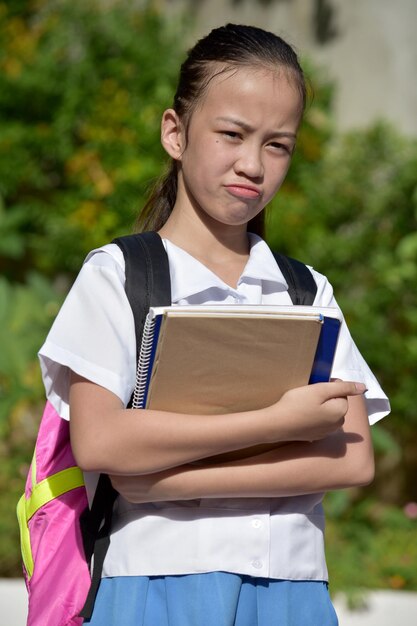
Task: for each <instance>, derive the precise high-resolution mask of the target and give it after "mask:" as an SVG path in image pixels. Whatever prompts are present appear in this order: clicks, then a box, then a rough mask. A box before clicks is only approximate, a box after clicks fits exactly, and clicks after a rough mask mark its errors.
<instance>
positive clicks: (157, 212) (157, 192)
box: [135, 159, 177, 233]
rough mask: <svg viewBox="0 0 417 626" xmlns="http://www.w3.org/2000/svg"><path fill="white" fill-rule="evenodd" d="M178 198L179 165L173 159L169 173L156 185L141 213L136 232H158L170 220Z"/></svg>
mask: <svg viewBox="0 0 417 626" xmlns="http://www.w3.org/2000/svg"><path fill="white" fill-rule="evenodd" d="M176 198H177V164H176V162H175V161H174V160H173V159H171V162H170V164H169V166H168V169H167V171H166V172H165V174H163V175H162V176H161V177H160V178H159V179H158V180H157V181H156V183H155V185H154V187H153V189H152V191H151V195H150V196H149V198H148V201H147V202H146V204H145V206H144V207H143V209H142V211H141V212H140V213H139V215H138V217H137V220H136V223H135V232H137V233H141V232H145V231H147V230H154V231H158V230H160V229H161V228H162V226H163V225H164V224H165V222H166V221H167V219H168V218H169V216H170V214H171V211H172V209H173V207H174V204H175V200H176Z"/></svg>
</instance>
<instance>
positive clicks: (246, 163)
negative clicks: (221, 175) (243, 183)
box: [235, 146, 264, 178]
mask: <svg viewBox="0 0 417 626" xmlns="http://www.w3.org/2000/svg"><path fill="white" fill-rule="evenodd" d="M235 171H236V173H237V174H243V175H245V176H247V177H248V178H261V177H262V176H263V174H264V166H263V161H262V155H261V151H260V150H259V148H257V147H255V146H253V147H249V146H245V147H243V146H242V152H241V154H240V156H239V158H238V159H237V160H236V163H235Z"/></svg>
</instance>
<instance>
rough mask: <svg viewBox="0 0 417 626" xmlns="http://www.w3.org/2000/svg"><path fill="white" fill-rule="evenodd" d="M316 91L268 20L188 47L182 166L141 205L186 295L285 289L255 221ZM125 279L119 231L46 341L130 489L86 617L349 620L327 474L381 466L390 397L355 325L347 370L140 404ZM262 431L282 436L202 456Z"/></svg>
mask: <svg viewBox="0 0 417 626" xmlns="http://www.w3.org/2000/svg"><path fill="white" fill-rule="evenodd" d="M305 94H306V89H305V83H304V78H303V73H302V70H301V68H300V66H299V63H298V60H297V57H296V55H295V53H294V51H293V50H292V49H291V47H290V46H289V45H288V44H286V43H285V42H284V41H283V40H282V39H280V38H279V37H276V36H275V35H273V34H271V33H268V32H265V31H263V30H260V29H257V28H253V27H248V26H236V25H231V24H229V25H227V26H225V27H222V28H218V29H215V30H213V31H212V32H211V33H210V34H209V35H208V36H207V37H205V38H204V39H202V40H201V41H199V42H198V43H197V44H196V46H195V47H194V48H193V49H192V50H191V51H190V53H189V55H188V58H187V59H186V61H185V62H184V64H183V66H182V68H181V73H180V79H179V86H178V90H177V93H176V95H175V98H174V104H173V108H172V109H168V110H167V111H165V112H164V114H163V117H162V133H161V137H162V144H163V146H164V148H165V150H166V151H167V153H168V155H169V156H170V157H171V167H170V170H169V172H168V174H167V176H166V177H165V178H164V179H163V180H162V182H161V184H160V186H159V188H158V189H157V191H156V192H155V193H154V195H153V196H152V198H151V199H150V201H149V202H148V204H147V206H146V207H145V209H144V211H143V213H142V215H141V218H140V225H141V228H142V229H147V230H150V229H152V230H157V231H158V232H159V234H160V236H161V237H162V239H163V242H164V245H165V248H166V251H167V254H168V258H169V264H170V273H171V283H172V303H173V304H181V305H184V304H190V305H196V304H223V303H224V304H230V303H235V304H236V305H239V304H289V303H290V299H289V296H288V291H287V287H288V286H287V284H286V282H285V280H284V278H283V276H282V274H281V272H280V270H279V269H278V267H277V265H276V262H275V260H274V257H273V255H272V253H271V251H270V250H269V248H268V246H267V245H266V243H265V242H264V241H263V239H262V238H261V237H260V236H259V235H260V234H262V211H263V209H264V207H265V206H266V205H267V204H268V202H269V201H270V200H271V198H272V197H273V196H274V194H275V193H276V192H277V191H278V189H279V188H280V186H281V184H282V182H283V180H284V178H285V175H286V173H287V171H288V168H289V166H290V162H291V156H292V153H293V151H294V148H295V143H296V137H297V130H298V127H299V125H300V121H301V117H302V113H303V110H304V107H305V100H306V96H305ZM312 272H313V276H314V278H315V280H316V282H317V287H318V290H317V296H316V300H315V305H317V306H337V305H336V303H335V300H334V298H333V292H332V288H331V286H330V285H329V283H328V281H327V280H326V278H325V277H324V276H322V275H321V274H319V273H317V272H316V271H314V270H312ZM124 281H125V275H124V261H123V256H122V253H121V252H120V250H119V248H118V247H117V246H116V245H114V244H110V245H107V246H104V247H102V248H100V249H99V250H95V251H93V252H92V253H90V255H89V256H88V257H87V260H86V262H85V264H84V266H83V268H82V270H81V272H80V274H79V277H78V279H77V281H76V282H75V285H74V287H73V289H72V290H71V292H70V294H69V296H68V298H67V300H66V302H65V304H64V305H63V307H62V309H61V311H60V313H59V315H58V317H57V319H56V321H55V323H54V325H53V327H52V329H51V332H50V334H49V336H48V338H47V340H46V343H45V344H44V346H43V347H42V349H41V351H40V358H41V364H42V369H43V375H44V380H45V386H46V389H47V394H48V397H49V399H50V401H51V402H52V403H53V404H54V406H55V407H56V408H57V410H58V412H59V413H60V415H61V416H62V417H63V418H64V419H69V418H70V426H71V441H72V445H73V450H74V454H75V456H76V459H77V462H78V464H79V465H80V467H81V468H82V469H83V470H84V471H85V472H86V480H87V484H88V486H89V488H90V490H93V488H94V485H93V483H94V481H93V477H94V476H95V475H96V473H97V472H105V473H107V474H110V476H111V478H112V482H113V485H114V486H115V488H116V489H117V491H118V492H119V494H120V495H119V497H118V500H117V502H116V506H115V512H114V519H113V528H112V534H111V544H110V548H109V551H108V553H107V556H106V559H105V563H104V569H103V578H102V581H101V585H100V588H99V592H98V596H97V599H96V605H95V609H94V613H93V617H92V619H91V621H90V624H92V625H94V626H96V625H99V626H107V625H109V626H110V625H116V624H117V625H123V626H130V625H132V626H133V625H134V626H168V624H169V625H170V626H232V625H233V624H235V625H236V626H256V625H260V626H274V625H277V626H278V625H279V626H281V625H286V626H287V625H296V626H310V625H311V626H327V625H334V624H337V618H336V616H335V613H334V609H333V607H332V605H331V602H330V600H329V596H328V591H327V570H326V564H325V559H324V550H323V528H324V520H323V511H322V505H321V501H322V497H323V492H325V491H326V490H328V489H341V488H344V487H350V486H353V485H364V484H367V483H369V482H370V481H371V480H372V477H373V471H374V466H373V455H372V446H371V439H370V433H369V421H368V415H370V416H371V421H376V420H377V419H379V418H380V417H382V416H383V415H385V414H386V413H387V412H388V410H389V405H388V401H387V399H386V396H385V395H384V393H383V391H382V390H381V388H380V387H379V385H378V383H377V381H376V379H375V378H374V376H373V375H372V373H371V371H370V370H369V368H368V366H367V365H366V363H365V362H364V360H363V358H362V357H361V355H360V354H359V352H358V350H357V348H356V346H355V344H354V343H353V341H352V339H351V337H350V335H349V332H348V330H347V328H346V325H345V324H343V327H342V331H341V337H340V341H339V345H338V349H337V354H336V359H335V364H334V375H335V376H336V377H337V378H338V379H339V380H337V381H335V382H331V383H325V384H317V385H311V386H307V387H302V388H298V389H295V390H293V391H291V392H289V393H286V394H285V395H284V396H283V397H282V399H281V400H279V401H278V402H277V403H276V404H274V405H273V406H267V407H265V408H264V409H263V410H258V411H250V412H249V411H248V412H242V413H235V414H232V415H230V414H229V415H216V416H213V415H210V416H204V415H184V414H178V413H176V412H175V406H173V407H172V412H160V411H151V410H131V409H129V410H126V408H125V407H126V404H127V402H128V401H129V398H130V395H131V393H132V390H133V387H134V382H135V370H136V354H135V351H136V350H135V336H134V326H133V319H132V312H131V309H130V307H129V304H128V301H127V299H126V295H125V291H124ZM351 381H353V382H351ZM265 442H276V443H277V447H276V448H275V449H273V450H272V451H269V452H265V453H263V454H259V455H258V456H254V457H250V458H246V459H244V460H240V461H233V462H229V463H223V464H220V463H217V464H215V463H210V462H207V463H206V464H205V463H204V461H200V463H198V464H194V463H192V462H193V461H196V460H201V459H206V458H208V457H210V456H212V455H216V454H219V453H222V452H229V451H233V450H237V449H240V448H246V447H248V446H251V445H255V444H259V443H265ZM278 444H279V445H278ZM283 444H285V445H283Z"/></svg>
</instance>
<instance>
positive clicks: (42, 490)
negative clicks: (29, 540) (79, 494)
mask: <svg viewBox="0 0 417 626" xmlns="http://www.w3.org/2000/svg"><path fill="white" fill-rule="evenodd" d="M83 485H84V477H83V473H82V471H81V470H80V468H79V467H69V468H68V469H64V470H62V471H61V472H57V473H56V474H52V476H48V478H45V479H44V480H41V482H40V483H38V484H37V485H35V487H34V488H33V490H32V495H31V496H30V498H28V499H27V500H26V519H27V520H28V521H29V520H30V518H31V517H32V515H34V514H35V513H36V511H37V510H38V509H40V508H41V507H42V506H45V504H47V503H48V502H50V501H51V500H53V499H54V498H58V497H59V496H62V494H64V493H66V492H67V491H71V489H76V488H77V487H82V486H83Z"/></svg>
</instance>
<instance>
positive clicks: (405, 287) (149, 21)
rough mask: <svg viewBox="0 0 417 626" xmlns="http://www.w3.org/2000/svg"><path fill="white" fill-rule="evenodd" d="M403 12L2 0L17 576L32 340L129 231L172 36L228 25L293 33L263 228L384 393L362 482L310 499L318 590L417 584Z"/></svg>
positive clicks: (6, 466)
mask: <svg viewBox="0 0 417 626" xmlns="http://www.w3.org/2000/svg"><path fill="white" fill-rule="evenodd" d="M416 18H417V4H416V3H415V1H414V0H397V1H396V2H395V3H393V2H391V0H351V1H350V2H343V1H342V0H305V1H304V0H257V1H256V0H252V1H249V0H226V1H222V2H220V0H213V1H209V0H207V1H205V0H194V1H193V2H192V1H187V0H178V1H175V0H165V1H163V0H159V1H157V0H155V1H147V2H145V1H143V0H142V1H138V0H136V1H135V0H130V1H127V0H27V1H20V0H13V1H10V2H1V1H0V272H1V277H0V470H1V472H0V577H2V578H5V577H18V576H20V575H21V566H20V554H19V545H18V544H19V540H18V528H17V522H16V518H15V506H16V503H17V500H18V498H19V495H20V493H21V492H22V491H23V488H24V478H25V474H26V472H27V469H28V465H29V463H30V458H31V454H32V450H33V444H34V438H35V435H36V431H37V424H38V422H39V418H40V415H41V412H42V406H43V402H44V391H43V388H42V383H41V379H40V373H39V368H38V362H37V356H36V353H37V350H38V349H39V347H40V346H41V344H42V342H43V340H44V338H45V336H46V333H47V331H48V329H49V327H50V325H51V323H52V321H53V319H54V316H55V315H56V313H57V311H58V309H59V306H60V304H61V302H62V300H63V298H64V297H65V294H66V293H67V291H68V289H69V287H70V285H71V283H72V281H73V280H74V278H75V276H76V273H77V271H78V269H79V267H80V265H81V263H82V261H83V259H84V257H85V255H86V254H87V252H88V251H89V250H90V249H92V248H94V247H96V246H99V245H102V244H104V243H107V242H108V241H110V240H111V239H112V238H113V237H114V236H117V235H120V234H126V233H128V232H130V231H131V230H132V225H133V222H134V220H135V216H136V214H137V213H138V212H139V211H140V208H141V206H142V205H143V203H144V198H145V196H146V191H147V189H148V188H149V186H150V185H151V184H152V183H153V182H154V180H155V178H156V177H157V176H158V174H159V173H160V171H161V164H163V163H164V161H165V157H164V154H163V152H162V149H161V147H160V145H159V122H160V116H161V113H162V111H163V110H164V108H166V107H168V106H170V105H171V99H172V96H173V92H174V88H175V84H176V77H177V72H178V68H179V64H180V62H181V61H182V59H183V57H184V51H185V50H186V49H187V47H188V46H189V45H191V44H192V42H193V41H194V40H195V38H196V36H199V35H202V34H204V33H206V32H208V30H210V29H211V28H212V27H215V26H218V25H221V24H223V23H225V22H226V21H234V22H240V23H251V24H254V25H257V26H261V27H266V28H268V29H270V30H273V31H274V32H276V33H277V34H280V35H282V36H284V37H285V38H286V39H288V40H289V41H290V42H291V43H292V44H294V45H295V47H296V49H297V51H298V53H299V54H300V55H301V57H302V59H303V65H304V67H305V70H306V73H307V75H308V76H309V78H310V81H311V83H312V87H313V90H314V98H313V99H312V102H311V104H310V105H309V107H308V110H307V114H306V118H305V122H304V125H303V127H302V130H301V134H300V138H299V142H298V146H297V152H296V155H295V157H294V162H293V165H292V168H291V170H290V173H289V175H288V178H287V181H286V183H285V185H284V187H283V188H282V190H281V192H280V193H279V194H278V197H277V198H276V200H274V202H273V204H272V205H271V206H270V208H269V214H268V241H269V243H270V244H271V246H273V247H274V248H276V249H279V250H280V251H282V252H284V253H287V254H290V255H292V256H295V257H297V258H300V259H302V260H304V261H306V262H308V263H310V264H312V265H313V266H314V267H315V268H316V269H317V270H319V271H320V272H322V273H325V274H327V275H328V277H329V278H330V280H331V281H332V282H333V284H334V287H335V292H336V295H337V298H338V301H339V303H340V305H341V306H342V308H343V310H344V312H345V315H346V318H347V321H348V324H349V326H350V329H351V331H352V334H353V336H354V338H355V340H356V342H357V344H358V345H359V347H360V350H361V351H362V353H363V354H364V356H365V358H366V359H367V361H368V362H369V364H370V366H371V368H372V369H373V370H374V372H375V373H376V375H377V377H378V378H379V380H380V382H381V383H382V386H383V387H384V389H385V391H386V392H387V394H388V395H389V397H390V399H391V403H392V414H391V416H390V417H389V418H387V419H385V420H383V421H382V422H381V423H380V424H378V425H376V426H375V427H374V428H373V429H372V432H373V437H374V444H375V450H376V457H377V477H376V480H375V482H374V483H373V484H372V485H371V486H369V487H367V488H365V489H352V490H346V491H341V492H336V493H332V494H329V495H328V496H327V497H326V500H325V506H326V510H327V514H328V520H329V521H328V527H327V552H328V563H329V569H330V576H331V581H332V587H331V589H332V592H333V593H334V592H337V591H342V590H343V591H344V592H347V593H348V596H349V597H350V598H351V601H352V602H353V603H354V602H355V601H360V598H361V594H362V593H363V592H364V590H365V591H366V590H367V589H399V590H415V591H417V567H416V564H417V540H416V539H417V480H416V471H417V408H416V395H417V380H416V379H417V289H416V285H417V141H416V135H417V115H416V104H417V93H416V80H415V67H416V65H417V48H416V38H415V30H414V29H415V24H416ZM355 598H356V600H355ZM358 598H359V600H357V599H358Z"/></svg>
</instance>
